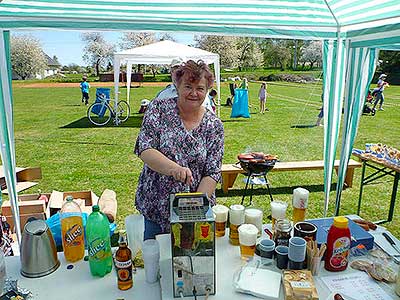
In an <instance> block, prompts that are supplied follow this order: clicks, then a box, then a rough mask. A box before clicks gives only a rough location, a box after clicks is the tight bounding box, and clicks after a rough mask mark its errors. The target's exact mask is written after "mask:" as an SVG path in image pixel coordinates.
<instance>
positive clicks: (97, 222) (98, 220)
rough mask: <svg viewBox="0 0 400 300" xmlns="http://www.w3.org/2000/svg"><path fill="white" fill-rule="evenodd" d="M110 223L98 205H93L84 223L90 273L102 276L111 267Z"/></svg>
mask: <svg viewBox="0 0 400 300" xmlns="http://www.w3.org/2000/svg"><path fill="white" fill-rule="evenodd" d="M109 226H110V223H109V222H108V219H107V217H106V216H105V215H104V214H103V213H101V212H100V209H99V206H98V205H93V207H92V213H91V214H90V215H89V217H88V220H87V225H86V240H87V244H88V252H89V266H90V273H92V275H93V276H100V277H103V276H104V275H106V274H107V273H109V272H110V271H111V269H112V254H111V242H110V229H109Z"/></svg>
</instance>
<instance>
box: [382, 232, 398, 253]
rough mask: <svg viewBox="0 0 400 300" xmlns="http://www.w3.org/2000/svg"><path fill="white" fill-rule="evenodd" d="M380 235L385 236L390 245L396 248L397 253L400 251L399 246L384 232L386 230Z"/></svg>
mask: <svg viewBox="0 0 400 300" xmlns="http://www.w3.org/2000/svg"><path fill="white" fill-rule="evenodd" d="M382 235H383V236H384V237H385V239H386V240H387V241H388V242H389V244H390V245H392V247H393V248H394V249H396V251H397V252H398V253H400V249H399V247H398V246H397V245H396V243H395V242H394V241H393V239H392V238H391V237H390V236H389V235H388V234H387V233H386V232H382Z"/></svg>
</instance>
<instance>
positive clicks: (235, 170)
mask: <svg viewBox="0 0 400 300" xmlns="http://www.w3.org/2000/svg"><path fill="white" fill-rule="evenodd" d="M361 166H362V164H361V163H360V162H358V161H355V160H353V159H350V161H349V164H348V166H347V172H346V178H345V181H344V183H345V185H346V187H352V186H353V177H354V169H355V168H361ZM334 167H335V170H336V172H337V171H338V168H339V160H335V165H334ZM323 169H324V161H323V160H312V161H288V162H277V163H276V164H275V166H274V168H273V169H272V170H271V171H270V172H286V171H309V170H323ZM245 173H246V172H245V171H244V170H243V169H242V168H241V167H240V165H239V164H237V165H236V164H223V165H222V167H221V175H222V184H221V186H222V191H223V192H224V193H227V192H228V189H229V188H231V187H232V186H233V184H234V183H235V180H236V177H237V176H238V174H245Z"/></svg>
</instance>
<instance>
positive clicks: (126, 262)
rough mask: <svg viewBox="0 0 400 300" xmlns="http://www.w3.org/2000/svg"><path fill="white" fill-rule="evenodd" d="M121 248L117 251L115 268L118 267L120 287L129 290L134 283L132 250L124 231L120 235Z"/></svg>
mask: <svg viewBox="0 0 400 300" xmlns="http://www.w3.org/2000/svg"><path fill="white" fill-rule="evenodd" d="M118 243H119V248H118V250H117V252H116V253H115V268H116V269H117V277H118V288H119V289H120V290H128V289H130V288H131V287H132V285H133V277H132V252H131V250H130V249H129V248H128V243H127V242H126V236H125V234H124V233H123V232H120V235H119V241H118Z"/></svg>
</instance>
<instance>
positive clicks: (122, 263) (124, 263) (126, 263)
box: [115, 260, 132, 269]
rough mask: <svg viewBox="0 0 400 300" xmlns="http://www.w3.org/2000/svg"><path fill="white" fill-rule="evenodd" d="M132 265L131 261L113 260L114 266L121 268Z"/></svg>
mask: <svg viewBox="0 0 400 300" xmlns="http://www.w3.org/2000/svg"><path fill="white" fill-rule="evenodd" d="M131 266H132V261H131V260H127V261H118V260H115V267H116V268H119V269H122V268H130V267H131Z"/></svg>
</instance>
